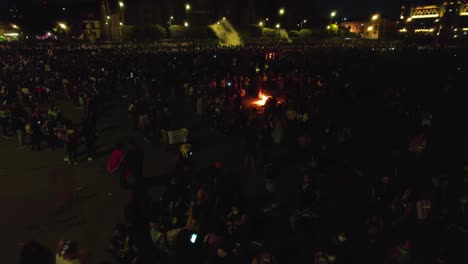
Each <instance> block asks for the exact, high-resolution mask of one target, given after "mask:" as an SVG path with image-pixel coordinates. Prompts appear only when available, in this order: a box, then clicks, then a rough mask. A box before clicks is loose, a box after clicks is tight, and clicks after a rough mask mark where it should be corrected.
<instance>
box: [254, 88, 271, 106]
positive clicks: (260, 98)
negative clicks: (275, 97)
mask: <svg viewBox="0 0 468 264" xmlns="http://www.w3.org/2000/svg"><path fill="white" fill-rule="evenodd" d="M270 97H271V96H269V95H266V94H264V93H263V92H261V91H260V92H259V93H258V100H257V101H254V104H255V105H258V106H264V105H265V104H266V101H267V100H268V99H269V98H270Z"/></svg>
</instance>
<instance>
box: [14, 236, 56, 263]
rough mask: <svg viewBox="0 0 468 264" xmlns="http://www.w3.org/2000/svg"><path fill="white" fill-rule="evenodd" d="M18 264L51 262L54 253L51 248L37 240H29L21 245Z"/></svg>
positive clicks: (53, 260) (53, 259)
mask: <svg viewBox="0 0 468 264" xmlns="http://www.w3.org/2000/svg"><path fill="white" fill-rule="evenodd" d="M19 263H20V264H53V263H55V258H54V254H53V253H52V251H51V250H49V249H47V248H46V247H44V246H43V245H41V244H39V243H37V242H34V241H32V242H29V243H27V244H25V245H24V246H23V248H22V249H21V253H20V261H19Z"/></svg>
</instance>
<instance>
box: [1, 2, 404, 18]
mask: <svg viewBox="0 0 468 264" xmlns="http://www.w3.org/2000/svg"><path fill="white" fill-rule="evenodd" d="M8 1H17V2H28V3H31V2H34V1H36V2H42V1H44V0H0V7H1V8H2V9H4V8H5V7H6V6H7V3H8ZM45 1H48V2H49V3H50V4H55V3H63V4H65V5H67V4H70V3H93V2H97V0H45ZM310 1H313V0H310ZM285 2H286V3H287V1H285ZM402 2H404V0H316V6H317V11H318V12H321V13H328V12H329V11H330V10H331V9H337V10H338V11H340V13H342V14H343V15H345V16H348V17H365V16H367V15H368V14H370V13H373V12H377V11H378V12H382V13H384V14H386V15H387V16H388V17H391V18H392V17H393V18H395V17H397V16H398V12H399V10H400V5H401V3H402Z"/></svg>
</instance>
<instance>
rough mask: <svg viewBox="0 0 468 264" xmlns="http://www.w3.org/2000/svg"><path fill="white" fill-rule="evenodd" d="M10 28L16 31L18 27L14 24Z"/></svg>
mask: <svg viewBox="0 0 468 264" xmlns="http://www.w3.org/2000/svg"><path fill="white" fill-rule="evenodd" d="M11 26H12V27H13V28H14V29H18V28H19V27H18V26H17V25H15V24H11Z"/></svg>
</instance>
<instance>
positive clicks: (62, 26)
mask: <svg viewBox="0 0 468 264" xmlns="http://www.w3.org/2000/svg"><path fill="white" fill-rule="evenodd" d="M58 25H59V27H60V28H61V29H63V30H67V28H68V27H67V25H65V23H58Z"/></svg>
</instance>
